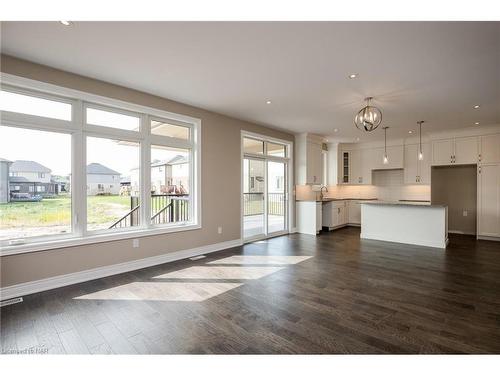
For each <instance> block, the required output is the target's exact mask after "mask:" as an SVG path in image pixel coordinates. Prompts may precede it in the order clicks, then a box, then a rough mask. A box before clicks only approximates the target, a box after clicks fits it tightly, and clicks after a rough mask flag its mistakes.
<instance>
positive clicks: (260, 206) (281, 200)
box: [243, 193, 286, 216]
mask: <svg viewBox="0 0 500 375" xmlns="http://www.w3.org/2000/svg"><path fill="white" fill-rule="evenodd" d="M267 197H268V199H267V209H268V212H269V215H278V216H284V215H285V206H286V205H285V194H284V193H268V194H267ZM263 213H264V193H243V215H244V216H250V215H262V214H263Z"/></svg>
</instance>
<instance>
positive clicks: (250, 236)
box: [242, 137, 288, 241]
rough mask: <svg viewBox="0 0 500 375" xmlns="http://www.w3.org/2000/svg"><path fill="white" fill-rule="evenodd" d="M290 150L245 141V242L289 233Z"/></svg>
mask: <svg viewBox="0 0 500 375" xmlns="http://www.w3.org/2000/svg"><path fill="white" fill-rule="evenodd" d="M287 154H288V146H287V145H284V144H279V143H274V142H267V141H265V140H261V139H255V138H250V137H244V138H243V178H242V183H243V197H242V204H243V212H242V215H243V220H242V224H243V237H244V240H245V241H250V240H254V239H259V238H265V237H267V236H271V235H278V234H281V233H286V231H287V230H288V173H287V170H288V159H287Z"/></svg>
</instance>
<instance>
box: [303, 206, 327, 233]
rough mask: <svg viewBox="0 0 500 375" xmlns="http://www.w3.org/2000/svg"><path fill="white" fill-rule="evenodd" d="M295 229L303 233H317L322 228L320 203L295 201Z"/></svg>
mask: <svg viewBox="0 0 500 375" xmlns="http://www.w3.org/2000/svg"><path fill="white" fill-rule="evenodd" d="M296 207H297V220H296V221H297V231H298V232H299V233H304V234H314V235H316V234H318V233H319V231H320V230H321V228H322V225H323V224H322V220H321V219H322V211H323V207H322V203H321V202H314V201H297V203H296Z"/></svg>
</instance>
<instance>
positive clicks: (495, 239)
mask: <svg viewBox="0 0 500 375" xmlns="http://www.w3.org/2000/svg"><path fill="white" fill-rule="evenodd" d="M477 239H478V240H486V241H500V237H493V236H481V235H478V236H477Z"/></svg>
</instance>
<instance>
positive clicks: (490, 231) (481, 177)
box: [477, 163, 500, 237]
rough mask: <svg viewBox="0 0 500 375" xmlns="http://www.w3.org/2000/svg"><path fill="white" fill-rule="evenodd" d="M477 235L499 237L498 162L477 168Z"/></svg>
mask: <svg viewBox="0 0 500 375" xmlns="http://www.w3.org/2000/svg"><path fill="white" fill-rule="evenodd" d="M477 173H478V178H477V190H478V213H477V215H478V228H477V229H478V230H477V233H478V236H484V237H500V164H498V163H497V164H486V165H485V164H483V165H480V166H479V167H478V169H477Z"/></svg>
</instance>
